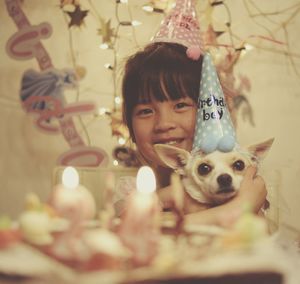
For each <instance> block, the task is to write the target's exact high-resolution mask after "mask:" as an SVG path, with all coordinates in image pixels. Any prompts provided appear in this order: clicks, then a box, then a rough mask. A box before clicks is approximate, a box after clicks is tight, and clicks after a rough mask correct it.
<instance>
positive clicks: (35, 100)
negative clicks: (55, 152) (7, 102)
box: [5, 0, 108, 166]
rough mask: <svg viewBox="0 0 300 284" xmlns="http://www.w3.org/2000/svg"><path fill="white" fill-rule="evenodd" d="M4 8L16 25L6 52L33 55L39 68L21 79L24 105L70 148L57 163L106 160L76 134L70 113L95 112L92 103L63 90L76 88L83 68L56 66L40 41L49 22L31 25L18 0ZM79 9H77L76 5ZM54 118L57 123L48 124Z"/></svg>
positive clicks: (92, 163) (39, 124) (40, 124)
mask: <svg viewBox="0 0 300 284" xmlns="http://www.w3.org/2000/svg"><path fill="white" fill-rule="evenodd" d="M5 4H6V7H7V11H8V13H9V15H10V16H11V17H12V19H13V20H14V22H15V24H16V25H17V27H18V31H17V32H16V33H15V34H14V35H12V36H11V38H10V39H9V40H8V42H7V44H6V50H7V53H8V55H9V56H11V57H12V58H14V59H17V60H27V59H32V58H35V59H36V60H37V62H38V64H39V67H40V69H41V72H37V71H34V70H27V71H26V72H25V73H24V76H23V79H22V88H21V100H22V102H23V106H24V108H25V109H26V110H27V111H29V112H32V113H33V114H34V115H35V119H36V120H35V124H36V126H37V127H38V128H39V129H41V130H43V131H46V132H47V133H61V134H62V135H63V136H64V138H65V140H66V142H67V143H68V144H69V145H70V147H71V150H70V151H67V152H65V153H63V155H62V158H61V159H58V163H59V164H60V165H64V166H68V165H73V164H74V165H76V166H99V165H106V164H107V161H108V159H107V154H106V153H105V152H104V151H103V150H102V149H100V148H97V147H90V146H86V145H85V142H84V140H83V139H82V137H81V136H80V135H79V134H78V132H77V130H76V127H75V124H74V121H73V118H72V117H73V116H74V115H79V114H86V113H94V112H95V104H94V103H81V102H78V103H74V104H66V103H65V100H64V97H63V90H64V88H66V87H67V86H69V87H72V88H75V87H76V86H77V79H79V78H80V77H81V76H84V73H85V72H84V70H83V69H82V68H78V70H77V72H76V71H74V70H70V69H63V70H57V69H55V68H54V66H53V64H52V62H51V58H50V56H49V54H48V53H47V51H46V49H45V48H44V46H43V45H42V43H41V40H42V39H45V38H48V37H49V36H50V35H51V33H52V28H51V26H50V24H48V23H41V24H39V25H36V26H33V25H31V24H30V22H29V20H28V19H27V17H26V15H25V14H24V12H23V11H22V9H21V7H20V5H19V1H16V0H5ZM79 10H80V9H79ZM52 118H56V121H57V123H58V125H52V124H50V125H49V122H50V120H51V119H52Z"/></svg>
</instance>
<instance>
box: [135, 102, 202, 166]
mask: <svg viewBox="0 0 300 284" xmlns="http://www.w3.org/2000/svg"><path fill="white" fill-rule="evenodd" d="M196 112H197V106H196V103H195V102H194V101H193V100H192V99H191V98H190V97H184V98H180V99H178V100H167V101H163V102H159V101H156V100H152V101H151V102H150V103H146V104H138V105H136V106H135V108H134V110H133V114H132V128H133V133H134V137H135V142H136V145H137V148H138V150H139V151H140V153H141V154H142V155H143V156H144V157H145V158H146V159H147V161H148V162H152V163H154V164H156V165H160V166H164V165H163V164H162V162H161V161H160V159H159V157H158V156H157V154H156V152H155V150H154V145H155V144H169V145H173V146H176V147H179V148H182V149H185V150H188V151H191V149H192V145H193V138H194V128H195V120H196Z"/></svg>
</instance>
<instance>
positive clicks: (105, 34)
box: [98, 18, 115, 44]
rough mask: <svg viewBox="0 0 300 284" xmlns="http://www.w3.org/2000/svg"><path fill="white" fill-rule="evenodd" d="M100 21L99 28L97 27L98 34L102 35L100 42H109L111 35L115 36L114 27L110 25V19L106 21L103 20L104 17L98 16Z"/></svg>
mask: <svg viewBox="0 0 300 284" xmlns="http://www.w3.org/2000/svg"><path fill="white" fill-rule="evenodd" d="M100 22H101V28H100V29H98V35H101V36H102V42H103V43H104V42H105V43H107V44H111V43H112V37H115V35H114V29H112V28H111V27H110V23H111V22H110V19H109V20H108V21H105V20H104V19H102V18H100Z"/></svg>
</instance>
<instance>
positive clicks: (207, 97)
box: [192, 53, 237, 154]
mask: <svg viewBox="0 0 300 284" xmlns="http://www.w3.org/2000/svg"><path fill="white" fill-rule="evenodd" d="M236 145H237V143H236V135H235V130H234V126H233V124H232V121H231V117H230V113H229V111H228V109H227V107H226V101H225V97H224V93H223V90H222V87H221V84H220V81H219V78H218V75H217V72H216V69H215V66H214V64H213V62H212V59H211V56H210V54H209V53H205V55H204V57H203V63H202V75H201V81H200V95H199V99H198V110H197V118H196V126H195V136H194V143H193V150H192V152H196V151H199V150H200V151H202V152H204V153H206V154H208V153H211V152H213V151H215V150H219V151H221V152H230V151H231V150H233V149H234V147H235V146H236Z"/></svg>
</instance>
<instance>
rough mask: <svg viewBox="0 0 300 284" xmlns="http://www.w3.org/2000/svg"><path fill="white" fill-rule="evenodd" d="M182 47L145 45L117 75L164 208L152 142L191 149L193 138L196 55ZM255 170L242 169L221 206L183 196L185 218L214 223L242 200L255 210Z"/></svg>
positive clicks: (163, 180) (163, 177)
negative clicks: (203, 205)
mask: <svg viewBox="0 0 300 284" xmlns="http://www.w3.org/2000/svg"><path fill="white" fill-rule="evenodd" d="M186 49H187V48H186V47H185V46H183V45H180V44H176V43H163V42H157V43H152V44H149V45H148V46H146V47H145V49H144V50H142V51H140V52H138V53H136V54H135V55H133V56H132V57H131V58H129V59H128V61H127V63H126V66H125V74H124V77H123V114H124V121H125V123H126V125H127V126H128V129H129V131H130V135H131V137H132V140H133V142H135V144H136V147H137V150H138V152H139V153H140V155H141V157H142V159H143V160H144V163H145V164H148V165H149V166H151V167H152V169H153V170H154V171H155V173H156V176H157V182H158V195H159V197H160V199H161V202H162V204H163V208H164V209H166V208H168V207H169V204H170V190H171V188H170V175H171V173H172V171H171V169H169V168H166V167H165V166H164V164H163V163H162V162H161V160H160V159H159V157H158V156H157V154H156V152H155V151H154V145H155V144H157V143H163V144H170V145H174V146H176V147H179V148H183V149H185V150H188V151H191V150H192V145H193V138H194V129H195V118H196V111H197V100H198V94H199V86H200V77H201V66H202V57H200V58H199V59H198V60H191V59H190V58H188V57H187V56H186ZM255 173H256V169H255V168H253V167H251V168H249V169H248V171H247V174H246V176H245V178H244V181H243V183H242V185H241V188H240V193H239V195H238V196H236V197H235V198H234V199H232V200H231V201H230V202H228V203H226V204H224V205H220V206H217V207H214V208H210V209H207V210H204V211H199V212H197V211H198V210H197V202H195V201H193V200H192V199H191V198H190V197H189V196H188V195H185V208H186V213H188V214H187V216H186V221H187V222H198V223H207V224H211V223H219V224H220V222H223V221H222V220H230V219H232V218H234V216H237V215H239V213H240V212H241V210H242V207H243V204H244V203H245V202H247V203H249V204H250V205H251V207H252V209H253V211H254V212H258V211H259V209H260V208H261V206H262V205H263V203H264V200H265V197H266V188H265V184H264V181H263V180H262V178H261V177H258V176H255ZM224 216H225V217H224Z"/></svg>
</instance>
